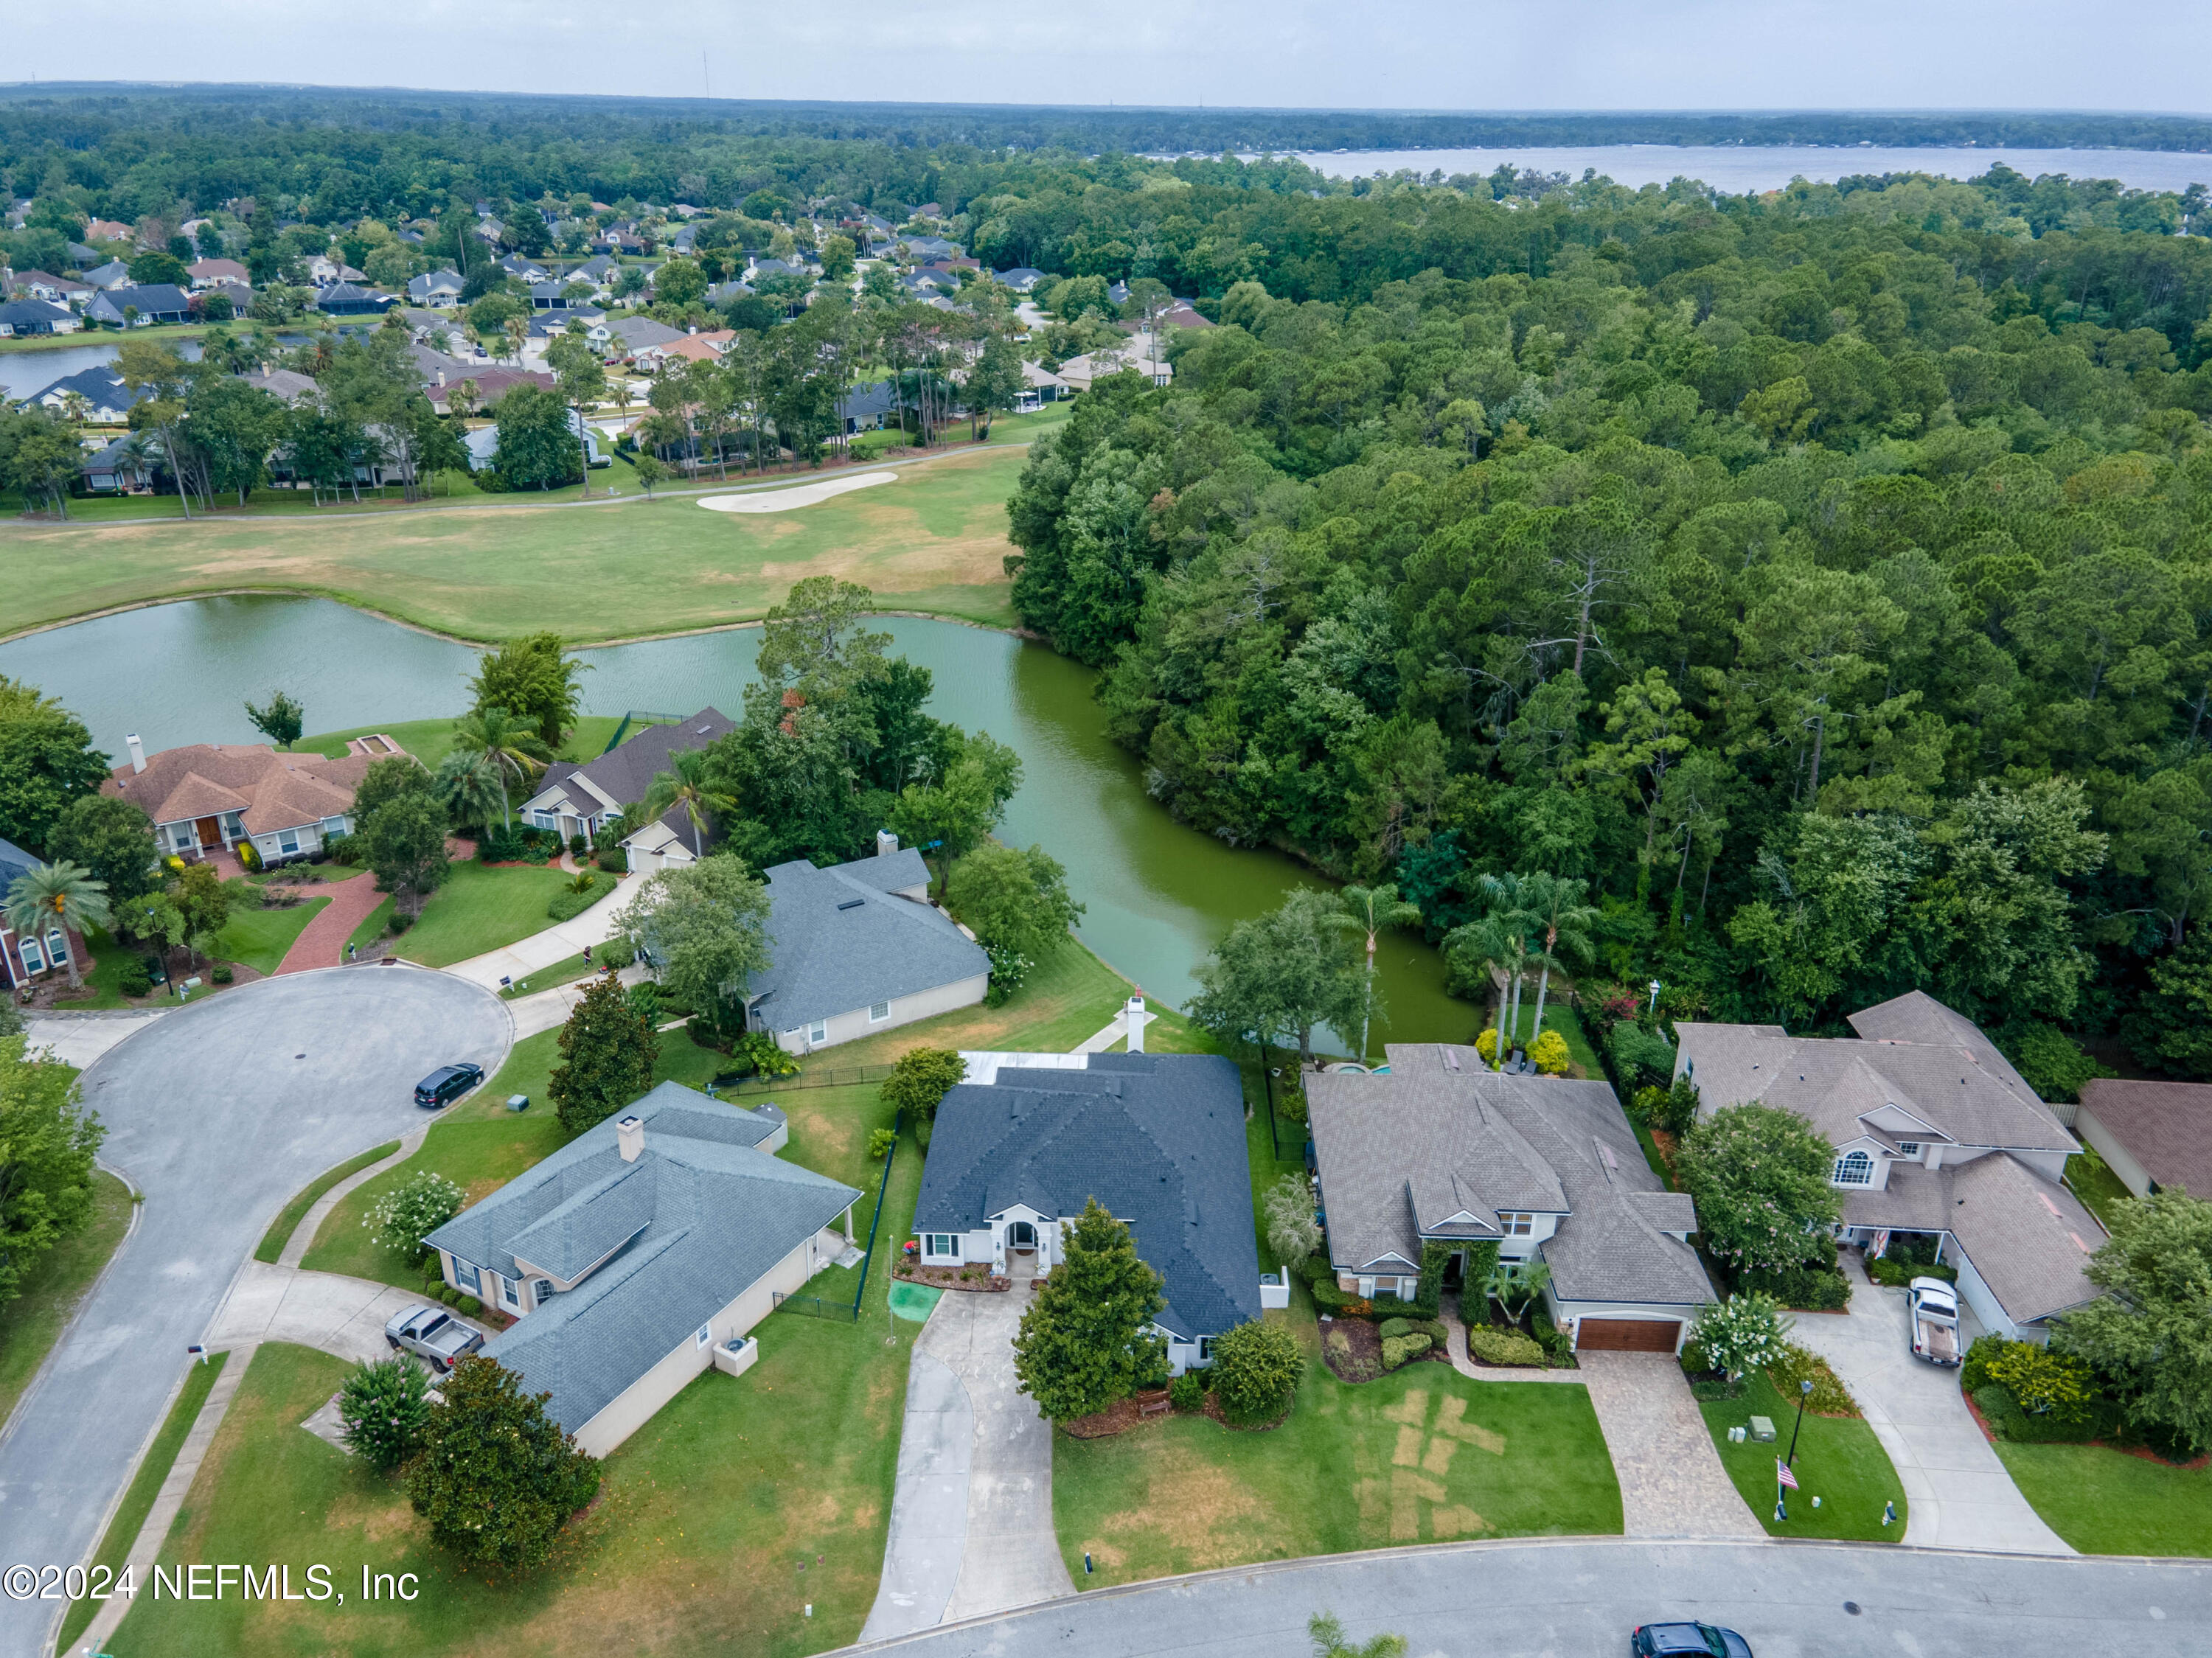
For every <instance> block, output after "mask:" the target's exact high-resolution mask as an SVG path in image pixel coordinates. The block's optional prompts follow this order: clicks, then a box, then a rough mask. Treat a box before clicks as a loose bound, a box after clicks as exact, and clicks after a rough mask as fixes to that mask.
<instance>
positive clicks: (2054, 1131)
mask: <svg viewBox="0 0 2212 1658" xmlns="http://www.w3.org/2000/svg"><path fill="white" fill-rule="evenodd" d="M1850 1027H1851V1029H1853V1030H1855V1031H1857V1033H1858V1035H1857V1038H1856V1039H1852V1038H1848V1037H1846V1038H1840V1039H1834V1040H1828V1039H1821V1038H1815V1037H1803V1036H1792V1035H1790V1034H1789V1032H1787V1031H1786V1030H1784V1029H1783V1028H1782V1027H1781V1026H1779V1025H1747V1024H1695V1023H1687V1022H1679V1021H1678V1022H1677V1023H1676V1024H1675V1027H1674V1029H1675V1034H1676V1035H1678V1036H1679V1037H1680V1048H1678V1050H1677V1052H1676V1054H1675V1060H1674V1067H1675V1075H1676V1076H1677V1077H1678V1078H1688V1079H1689V1081H1690V1082H1692V1084H1695V1085H1696V1088H1697V1090H1698V1100H1699V1107H1698V1108H1699V1112H1700V1113H1701V1114H1711V1113H1712V1112H1714V1111H1717V1110H1719V1109H1720V1108H1722V1107H1723V1106H1729V1105H1738V1104H1742V1103H1746V1102H1752V1101H1756V1102H1759V1103H1760V1104H1762V1105H1771V1106H1779V1107H1781V1108H1784V1109H1785V1110H1790V1111H1794V1112H1796V1114H1798V1115H1799V1116H1801V1117H1802V1118H1804V1119H1805V1120H1806V1121H1808V1122H1809V1123H1811V1124H1812V1126H1813V1127H1814V1128H1816V1129H1818V1130H1819V1131H1820V1133H1821V1134H1822V1135H1824V1136H1825V1137H1826V1139H1827V1140H1828V1143H1829V1144H1830V1145H1832V1146H1834V1147H1835V1149H1836V1160H1835V1165H1834V1169H1833V1170H1832V1175H1831V1181H1832V1184H1833V1185H1834V1186H1835V1187H1837V1189H1838V1191H1839V1192H1840V1193H1842V1196H1843V1203H1844V1218H1843V1222H1842V1224H1841V1226H1840V1228H1839V1229H1838V1230H1839V1235H1840V1236H1841V1237H1842V1238H1843V1240H1844V1242H1850V1243H1859V1244H1863V1245H1865V1246H1866V1247H1867V1248H1868V1250H1869V1253H1870V1254H1881V1252H1882V1250H1883V1249H1884V1248H1887V1245H1888V1242H1889V1240H1890V1239H1891V1238H1892V1237H1893V1236H1895V1235H1896V1234H1898V1233H1900V1232H1912V1233H1919V1234H1923V1235H1925V1236H1930V1237H1933V1238H1934V1239H1935V1240H1936V1249H1937V1259H1938V1260H1944V1261H1948V1262H1949V1263H1950V1264H1951V1265H1952V1266H1955V1267H1956V1268H1958V1272H1959V1292H1960V1295H1961V1296H1963V1297H1965V1299H1966V1304H1967V1305H1968V1306H1969V1307H1971V1308H1972V1309H1973V1310H1974V1315H1975V1316H1976V1317H1978V1319H1980V1320H1981V1321H1982V1323H1983V1324H1984V1326H1985V1327H1987V1328H1988V1329H1989V1330H1990V1331H1991V1332H1992V1333H1996V1334H1997V1335H2001V1336H2003V1337H2005V1338H2007V1339H2009V1340H2014V1341H2038V1342H2039V1341H2042V1340H2044V1339H2046V1338H2047V1337H2048V1335H2049V1333H2050V1331H2049V1327H2048V1325H2047V1323H2046V1322H2045V1321H2047V1320H2048V1319H2050V1318H2051V1316H2052V1315H2055V1314H2058V1313H2063V1312H2065V1311H2067V1310H2068V1309H2069V1308H2075V1307H2079V1306H2081V1305H2083V1304H2084V1303H2087V1302H2090V1301H2093V1300H2095V1299H2096V1297H2097V1295H2098V1293H2099V1292H2098V1290H2097V1288H2096V1286H2095V1285H2094V1284H2091V1283H2090V1282H2089V1279H2088V1278H2087V1274H2086V1272H2084V1270H2083V1269H2084V1268H2086V1267H2087V1266H2088V1264H2089V1257H2090V1256H2091V1255H2092V1254H2094V1253H2095V1252H2096V1249H2097V1248H2098V1246H2099V1245H2100V1244H2101V1243H2103V1242H2104V1241H2105V1233H2104V1229H2103V1228H2101V1227H2100V1226H2099V1225H2098V1224H2097V1223H2096V1221H2095V1220H2094V1219H2093V1218H2092V1217H2091V1216H2090V1213H2089V1212H2088V1211H2087V1209H2085V1208H2083V1207H2082V1206H2081V1202H2080V1200H2079V1199H2076V1198H2075V1195H2074V1194H2073V1193H2071V1192H2069V1191H2068V1190H2067V1189H2066V1187H2065V1186H2064V1185H2063V1183H2062V1181H2061V1178H2060V1177H2061V1176H2062V1175H2063V1174H2064V1173H2065V1169H2066V1159H2067V1158H2068V1157H2070V1156H2072V1155H2073V1154H2074V1153H2075V1152H2076V1151H2080V1150H2081V1147H2080V1146H2079V1145H2076V1144H2075V1139H2074V1137H2073V1136H2072V1135H2071V1134H2069V1133H2067V1132H2066V1130H2065V1128H2064V1127H2062V1126H2061V1125H2060V1123H2059V1121H2058V1118H2057V1115H2056V1114H2054V1113H2053V1112H2052V1110H2051V1108H2050V1107H2049V1106H2047V1105H2045V1103H2044V1102H2042V1101H2041V1100H2039V1099H2038V1098H2037V1097H2036V1095H2035V1090H2033V1089H2032V1088H2030V1087H2029V1086H2028V1085H2027V1081H2026V1080H2025V1079H2024V1078H2022V1077H2021V1074H2020V1072H2017V1071H2015V1070H2014V1069H2013V1067H2012V1063H2011V1061H2009V1060H2007V1059H2006V1058H2005V1056H2004V1055H2003V1054H2000V1053H1999V1052H1997V1048H1996V1043H1994V1042H1991V1041H1990V1039H1989V1038H1988V1037H1987V1036H1986V1035H1983V1033H1982V1030H1981V1028H1980V1027H1979V1026H1978V1025H1976V1024H1975V1023H1973V1021H1972V1020H1971V1019H1968V1018H1966V1017H1964V1016H1963V1015H1961V1014H1959V1013H1956V1012H1954V1011H1952V1010H1951V1009H1949V1008H1948V1007H1946V1006H1944V1005H1943V1004H1942V1003H1941V1002H1939V1001H1937V1000H1936V999H1935V998H1934V997H1932V996H1929V995H1926V994H1924V993H1922V992H1920V991H1917V990H1916V991H1912V992H1910V993H1907V994H1905V995H1903V996H1899V997H1897V998H1895V999H1893V1000H1891V1001H1887V1002H1883V1003H1881V1005H1878V1006H1875V1007H1869V1008H1863V1009H1862V1010H1860V1011H1858V1012H1857V1013H1854V1014H1852V1015H1851V1016H1850Z"/></svg>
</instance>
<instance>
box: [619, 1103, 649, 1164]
mask: <svg viewBox="0 0 2212 1658" xmlns="http://www.w3.org/2000/svg"><path fill="white" fill-rule="evenodd" d="M615 1144H616V1145H618V1146H620V1147H621V1148H622V1160H623V1162H624V1163H635V1162H636V1161H637V1155H638V1153H639V1152H641V1151H644V1150H645V1119H644V1118H642V1117H641V1116H639V1115H637V1114H635V1112H633V1113H632V1114H630V1115H629V1116H627V1117H624V1118H623V1120H622V1121H620V1122H618V1123H617V1124H616V1125H615Z"/></svg>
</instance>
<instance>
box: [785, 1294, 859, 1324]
mask: <svg viewBox="0 0 2212 1658" xmlns="http://www.w3.org/2000/svg"><path fill="white" fill-rule="evenodd" d="M769 1310H770V1311H772V1312H778V1313H799V1314H801V1315H804V1316H805V1317H807V1318H826V1319H828V1320H829V1321H831V1322H833V1323H836V1324H858V1323H859V1322H860V1303H859V1302H858V1301H857V1300H854V1301H852V1302H843V1301H824V1300H823V1299H822V1297H819V1296H787V1295H785V1294H783V1293H782V1292H781V1291H770V1293H769Z"/></svg>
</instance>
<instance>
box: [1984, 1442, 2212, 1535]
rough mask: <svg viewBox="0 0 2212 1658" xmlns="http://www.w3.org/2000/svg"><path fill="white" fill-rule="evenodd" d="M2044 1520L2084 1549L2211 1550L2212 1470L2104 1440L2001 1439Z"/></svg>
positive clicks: (2000, 1452) (2009, 1467)
mask: <svg viewBox="0 0 2212 1658" xmlns="http://www.w3.org/2000/svg"><path fill="white" fill-rule="evenodd" d="M1996 1451H1997V1456H1998V1458H1999V1460H2000V1461H2002V1462H2003V1463H2004V1465H2005V1472H2006V1473H2009V1474H2010V1475H2011V1476H2012V1480H2013V1484H2014V1485H2017V1486H2019V1487H2020V1494H2021V1496H2022V1497H2026V1498H2027V1500H2028V1504H2029V1506H2030V1507H2032V1508H2033V1509H2034V1510H2035V1511H2036V1513H2038V1514H2039V1515H2042V1516H2043V1522H2044V1524H2045V1525H2046V1526H2049V1527H2051V1530H2053V1531H2055V1532H2057V1533H2058V1534H2059V1535H2060V1536H2061V1537H2063V1538H2064V1539H2065V1540H2066V1541H2067V1542H2068V1543H2069V1544H2071V1545H2072V1546H2074V1547H2075V1548H2076V1549H2079V1550H2080V1551H2081V1552H2082V1553H2084V1554H2173V1555H2212V1467H2197V1468H2177V1467H2174V1466H2173V1465H2172V1463H2168V1462H2154V1461H2150V1460H2149V1459H2148V1458H2147V1457H2142V1456H2136V1455H2130V1453H2128V1452H2126V1451H2116V1450H2112V1449H2110V1448H2107V1447H2106V1446H2103V1445H2015V1444H2014V1443H2013V1442H2011V1441H2010V1440H2007V1439H2001V1440H1999V1441H1997V1442H1996Z"/></svg>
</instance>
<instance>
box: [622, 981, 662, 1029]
mask: <svg viewBox="0 0 2212 1658" xmlns="http://www.w3.org/2000/svg"><path fill="white" fill-rule="evenodd" d="M629 1011H631V1012H633V1013H635V1014H636V1015H637V1017H639V1018H641V1019H642V1020H644V1021H645V1022H646V1023H647V1024H649V1025H651V1026H652V1027H653V1029H655V1030H658V1029H660V1026H661V1022H662V1021H663V1020H665V1018H667V1017H668V999H667V998H666V996H665V995H664V994H663V993H662V992H661V988H660V987H659V985H657V984H655V983H653V981H652V980H650V979H642V980H640V981H638V982H637V983H635V984H634V985H632V986H631V987H629Z"/></svg>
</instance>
